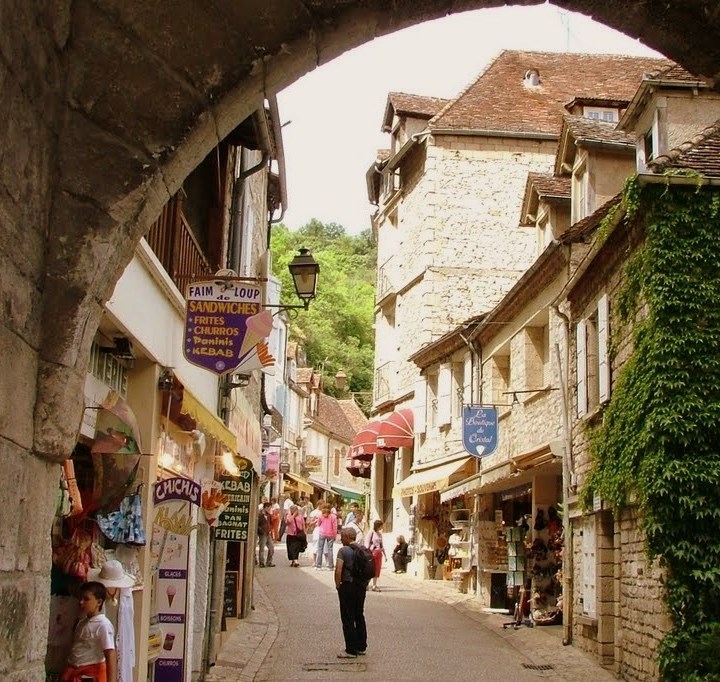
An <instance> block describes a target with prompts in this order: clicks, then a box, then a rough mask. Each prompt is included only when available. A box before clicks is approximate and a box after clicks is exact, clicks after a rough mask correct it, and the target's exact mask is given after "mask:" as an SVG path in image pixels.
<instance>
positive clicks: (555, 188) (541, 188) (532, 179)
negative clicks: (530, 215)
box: [528, 173, 570, 199]
mask: <svg viewBox="0 0 720 682" xmlns="http://www.w3.org/2000/svg"><path fill="white" fill-rule="evenodd" d="M528 185H529V186H531V187H532V188H533V189H534V190H535V191H536V192H537V194H538V196H539V197H540V198H541V199H545V198H549V197H562V198H563V199H569V198H570V178H566V177H558V176H557V175H550V174H549V173H528Z"/></svg>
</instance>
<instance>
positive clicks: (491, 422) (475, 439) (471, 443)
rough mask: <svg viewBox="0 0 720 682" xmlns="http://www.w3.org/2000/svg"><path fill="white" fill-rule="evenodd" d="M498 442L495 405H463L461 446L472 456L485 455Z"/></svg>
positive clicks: (490, 453) (490, 451) (490, 452)
mask: <svg viewBox="0 0 720 682" xmlns="http://www.w3.org/2000/svg"><path fill="white" fill-rule="evenodd" d="M497 444H498V415H497V409H496V408H495V407H484V406H482V405H465V406H464V407H463V446H464V447H465V450H466V451H467V452H469V453H470V454H471V455H472V456H473V457H487V456H488V455H492V453H493V452H495V449H496V448H497Z"/></svg>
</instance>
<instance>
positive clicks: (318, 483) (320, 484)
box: [308, 478, 334, 493]
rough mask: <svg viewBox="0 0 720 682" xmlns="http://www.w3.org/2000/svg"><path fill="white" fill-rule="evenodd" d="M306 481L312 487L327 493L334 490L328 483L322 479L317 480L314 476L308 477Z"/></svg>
mask: <svg viewBox="0 0 720 682" xmlns="http://www.w3.org/2000/svg"><path fill="white" fill-rule="evenodd" d="M308 483H310V485H311V486H313V488H319V489H320V490H324V491H325V492H327V493H332V492H334V491H333V489H332V488H331V487H330V484H329V483H325V482H324V481H318V480H317V479H315V478H309V479H308Z"/></svg>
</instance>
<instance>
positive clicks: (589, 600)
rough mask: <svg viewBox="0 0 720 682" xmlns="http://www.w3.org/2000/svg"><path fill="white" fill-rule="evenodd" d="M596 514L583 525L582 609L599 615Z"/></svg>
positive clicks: (593, 616) (590, 613)
mask: <svg viewBox="0 0 720 682" xmlns="http://www.w3.org/2000/svg"><path fill="white" fill-rule="evenodd" d="M595 521H596V519H595V516H594V515H593V516H588V517H587V518H586V519H585V523H584V524H583V526H582V529H583V530H582V534H583V536H582V595H581V596H582V610H583V613H584V614H585V615H587V616H590V618H596V617H597V560H596V551H597V534H596V532H595Z"/></svg>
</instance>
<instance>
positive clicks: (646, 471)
mask: <svg viewBox="0 0 720 682" xmlns="http://www.w3.org/2000/svg"><path fill="white" fill-rule="evenodd" d="M625 204H626V209H630V210H629V211H628V214H629V215H632V217H633V220H634V221H635V222H638V223H639V224H640V225H641V226H642V228H643V230H644V235H645V241H644V243H643V245H642V246H641V247H640V248H639V249H638V250H637V251H636V252H635V254H634V255H633V256H632V257H631V259H630V260H629V262H628V265H627V267H626V270H625V282H624V284H623V290H622V292H621V295H620V297H619V302H620V305H619V310H618V315H619V321H620V322H622V323H624V324H626V325H627V324H631V325H632V327H633V341H634V351H633V355H632V356H631V358H630V360H629V361H628V362H627V363H626V364H625V365H624V367H623V368H622V370H621V372H620V374H619V376H618V379H617V382H616V384H615V387H614V390H613V396H612V399H611V401H610V403H609V405H608V407H607V409H606V411H605V413H604V415H603V417H604V418H603V424H602V426H600V427H599V428H598V429H597V430H596V431H595V432H594V433H593V434H592V437H591V452H592V455H593V470H592V472H591V475H590V476H589V479H588V482H587V484H586V487H585V490H584V494H585V499H586V500H587V499H588V497H591V496H592V495H593V493H594V494H599V495H600V496H601V497H602V498H604V499H605V500H608V501H610V502H612V503H613V504H614V505H616V506H618V507H619V506H623V505H625V504H627V503H628V501H629V500H630V499H634V501H635V502H636V503H637V504H638V505H639V508H640V511H641V514H642V517H643V519H644V522H643V523H644V530H645V532H646V537H647V550H648V554H649V557H650V558H659V559H660V562H661V565H662V566H663V567H664V568H665V572H666V579H665V599H666V602H667V608H668V611H669V613H670V616H671V620H672V629H671V631H670V632H669V633H668V634H667V636H666V637H665V639H664V641H663V642H662V645H661V647H660V652H659V665H660V669H661V672H662V674H663V677H664V679H666V680H673V681H674V680H683V682H687V681H688V680H720V657H719V656H718V655H717V652H718V651H719V650H720V231H719V230H718V219H719V218H720V195H719V194H718V192H717V191H716V190H713V189H711V188H708V187H701V186H699V185H698V186H697V187H688V186H684V187H680V186H667V187H666V186H663V185H649V186H646V187H640V185H639V184H638V182H637V180H631V181H630V184H629V186H628V188H627V190H626V193H625Z"/></svg>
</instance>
